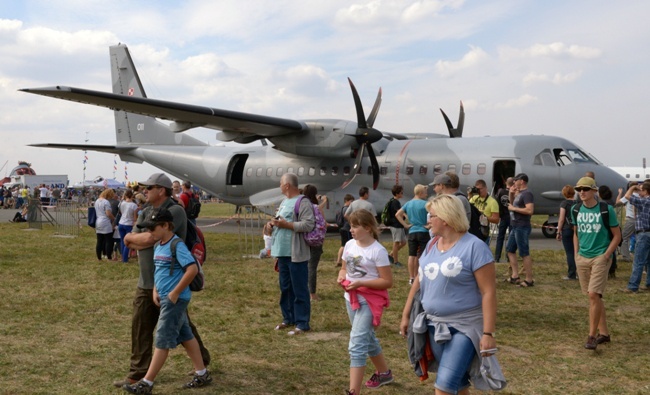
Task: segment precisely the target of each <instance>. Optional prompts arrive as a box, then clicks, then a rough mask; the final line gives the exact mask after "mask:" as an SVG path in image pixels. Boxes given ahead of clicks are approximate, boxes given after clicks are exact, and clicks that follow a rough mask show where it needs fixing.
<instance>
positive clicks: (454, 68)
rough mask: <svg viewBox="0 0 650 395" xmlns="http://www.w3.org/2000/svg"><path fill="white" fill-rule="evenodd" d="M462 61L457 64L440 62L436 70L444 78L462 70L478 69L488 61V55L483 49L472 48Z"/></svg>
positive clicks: (437, 63)
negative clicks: (477, 67)
mask: <svg viewBox="0 0 650 395" xmlns="http://www.w3.org/2000/svg"><path fill="white" fill-rule="evenodd" d="M470 48H471V49H470V51H469V52H467V53H466V54H465V55H464V56H463V58H462V59H461V60H458V61H456V62H452V61H443V60H439V61H437V62H436V70H437V71H438V72H439V73H440V74H441V75H443V76H447V75H450V74H454V73H457V72H459V71H461V70H465V69H469V68H473V67H476V66H478V65H480V64H481V63H483V62H484V61H485V60H487V59H488V57H489V56H488V54H487V53H486V52H485V51H483V50H482V49H481V48H478V47H474V46H470Z"/></svg>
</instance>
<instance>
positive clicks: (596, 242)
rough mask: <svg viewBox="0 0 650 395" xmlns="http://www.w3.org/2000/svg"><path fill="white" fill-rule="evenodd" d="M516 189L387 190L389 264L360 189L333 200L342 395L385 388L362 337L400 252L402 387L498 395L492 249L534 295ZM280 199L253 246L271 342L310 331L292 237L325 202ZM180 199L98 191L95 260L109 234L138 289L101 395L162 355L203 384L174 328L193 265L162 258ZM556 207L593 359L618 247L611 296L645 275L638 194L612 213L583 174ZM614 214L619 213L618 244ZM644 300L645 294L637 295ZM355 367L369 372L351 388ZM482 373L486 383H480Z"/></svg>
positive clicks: (300, 239) (385, 366)
mask: <svg viewBox="0 0 650 395" xmlns="http://www.w3.org/2000/svg"><path fill="white" fill-rule="evenodd" d="M528 183H529V178H528V175H526V174H523V173H520V174H517V175H515V176H514V177H511V178H508V179H507V180H504V187H503V188H500V189H499V190H498V191H497V192H496V193H495V194H494V195H492V194H490V191H489V189H488V184H487V183H486V182H485V181H484V180H477V181H476V183H475V184H474V186H473V187H471V188H469V189H468V191H467V192H468V194H467V195H466V194H464V193H462V192H460V191H459V186H460V180H459V178H458V176H457V175H456V174H455V173H453V172H447V173H444V174H439V175H437V176H436V177H435V178H434V180H433V182H432V183H431V184H430V185H429V186H431V187H432V189H433V193H434V195H435V196H432V197H429V186H427V185H421V184H418V185H416V186H415V187H414V190H413V195H414V197H413V199H411V200H409V201H408V202H405V203H404V204H402V203H401V202H400V199H401V198H402V197H403V194H404V190H403V187H402V186H400V185H396V186H395V187H394V188H393V190H392V195H393V197H392V198H391V199H390V201H388V202H387V203H386V207H385V209H384V213H382V220H381V221H382V222H383V223H384V224H385V225H386V226H388V227H389V228H390V230H391V240H392V248H391V251H390V253H389V251H388V250H387V249H386V248H385V247H384V246H383V245H382V244H381V243H380V242H379V233H380V226H379V222H378V220H377V218H378V213H377V211H376V209H375V207H374V205H373V204H372V203H370V201H369V194H370V191H369V189H368V188H366V187H362V188H361V189H360V190H359V198H358V199H356V200H355V199H354V197H353V196H352V195H346V196H345V199H344V204H343V206H342V207H341V209H340V212H339V213H338V215H337V223H338V224H339V228H340V229H339V232H340V236H341V246H340V249H339V251H338V254H337V259H336V265H337V266H340V270H339V272H338V276H337V279H336V281H337V283H338V284H340V286H341V288H342V290H343V293H344V303H345V307H346V310H347V313H348V318H349V321H350V326H351V329H350V338H349V343H348V353H349V359H350V365H349V388H347V389H346V393H347V394H354V395H358V394H359V393H360V392H361V389H362V387H364V386H365V387H366V388H370V389H374V388H378V387H381V386H383V385H386V384H390V383H391V382H393V381H394V377H393V373H392V370H391V369H390V363H389V361H388V360H387V359H386V357H385V356H384V352H383V350H382V347H381V344H380V341H379V339H378V338H377V335H376V332H375V329H376V328H377V327H378V326H379V325H380V323H381V318H382V313H383V310H384V309H385V308H386V307H388V306H389V304H390V299H389V295H388V289H389V288H391V287H392V286H393V283H394V282H393V275H392V268H391V266H394V267H399V266H400V265H401V264H400V263H399V259H398V258H399V251H400V249H402V248H403V247H404V246H406V245H408V263H407V269H408V273H409V280H408V281H409V284H410V285H411V286H410V292H409V294H408V297H407V300H406V303H405V305H404V306H403V311H402V319H401V322H400V325H399V329H400V334H401V335H402V336H404V337H405V338H407V339H408V346H409V359H410V361H411V363H412V364H413V366H414V368H415V371H416V373H418V374H420V375H422V376H426V374H427V371H428V372H435V373H436V379H435V383H434V387H435V389H436V393H439V394H447V393H449V394H455V393H458V394H465V393H468V391H469V387H470V383H471V384H472V385H474V386H475V387H476V388H478V389H501V388H503V387H504V386H505V378H504V377H503V375H502V374H501V370H500V367H499V364H498V362H497V360H496V358H495V353H496V350H497V349H496V340H495V332H496V329H497V322H496V309H497V296H496V278H497V273H496V265H495V263H496V262H497V261H498V259H495V255H496V257H497V258H500V257H501V254H502V249H503V248H504V246H505V251H506V252H505V254H506V255H507V257H508V261H509V265H508V268H509V271H508V275H507V277H506V282H507V283H510V284H513V285H517V286H519V287H523V288H531V287H534V285H535V279H534V276H533V273H534V272H533V261H532V258H531V255H530V247H529V237H530V234H531V229H532V224H531V217H532V215H533V213H534V196H533V194H532V193H531V192H530V190H529V187H528ZM280 190H281V193H282V194H283V195H284V199H283V200H282V202H281V204H280V205H279V208H278V210H277V212H276V214H275V216H274V217H273V218H272V219H271V220H270V221H269V222H268V223H267V224H266V225H265V226H264V238H265V242H266V245H265V248H264V249H263V250H262V251H261V252H260V257H262V256H264V257H267V256H270V257H272V258H274V259H275V266H276V271H277V272H278V282H279V290H280V298H279V307H280V313H281V316H282V320H281V321H280V323H279V324H277V325H276V326H275V328H274V329H275V330H276V331H286V333H287V334H288V335H289V336H301V335H304V334H305V333H307V332H309V331H311V330H312V327H311V324H310V323H311V313H312V309H311V307H312V303H313V302H315V301H317V300H318V296H317V292H316V290H317V272H318V265H319V261H320V258H321V255H322V252H323V246H322V245H318V244H313V243H310V242H308V240H307V238H306V237H305V235H306V234H307V233H309V232H312V231H313V230H314V229H315V225H316V222H317V217H318V216H319V215H320V216H324V209H325V207H326V206H327V203H328V200H327V197H326V196H321V195H319V194H318V190H317V188H316V187H315V186H313V185H306V186H304V187H303V188H302V189H300V188H299V179H298V177H297V176H296V175H295V174H292V173H285V174H284V175H283V176H282V177H281V180H280ZM188 192H189V193H191V185H190V184H189V183H183V184H182V183H180V182H173V183H172V181H171V180H170V179H169V178H168V177H167V176H166V175H164V174H162V173H156V174H153V175H152V176H151V177H150V178H149V179H148V180H147V181H145V182H141V183H139V184H138V185H137V186H135V187H133V188H129V189H128V190H126V191H125V192H124V193H123V194H122V196H121V197H120V198H118V196H117V195H116V193H115V191H113V190H111V189H105V190H104V191H102V192H101V194H100V195H99V196H98V198H97V199H96V201H95V202H94V208H95V211H96V213H97V221H96V227H95V230H96V233H97V244H96V256H97V259H98V260H100V261H101V260H102V259H103V258H104V257H106V258H107V259H114V258H113V253H114V251H116V250H115V249H114V248H113V244H112V241H113V240H114V235H115V234H117V235H118V240H119V241H118V244H119V245H120V247H119V248H118V249H117V251H119V254H120V255H121V256H122V260H123V262H127V261H128V258H129V256H130V255H131V253H130V251H131V250H135V251H137V260H138V263H139V268H140V277H139V280H138V284H137V288H136V293H135V297H134V300H133V315H132V330H131V333H132V343H131V361H130V368H129V372H128V374H127V376H126V378H125V379H122V380H118V381H116V382H115V383H114V385H115V386H116V387H119V388H122V389H124V390H125V391H127V392H130V393H137V394H140V393H145V394H146V393H151V392H152V389H153V386H154V380H155V378H156V376H157V375H158V373H159V371H160V369H161V368H162V366H163V364H164V363H165V360H166V359H167V356H168V354H169V350H170V349H173V348H175V347H176V346H177V345H179V344H181V345H183V347H184V348H185V349H186V351H187V354H188V356H189V357H190V359H191V361H192V363H193V367H194V370H193V372H194V373H193V377H192V380H191V381H190V382H188V383H187V384H185V387H186V388H197V387H202V386H204V385H207V384H209V383H211V382H212V377H211V375H210V372H209V371H208V366H209V364H210V353H209V351H208V350H207V349H206V347H205V346H204V344H203V342H202V340H201V337H200V335H199V333H198V330H197V328H196V326H194V325H193V324H192V322H191V320H190V319H189V315H188V305H189V302H190V300H191V292H190V291H189V288H188V285H189V283H190V282H191V281H192V278H193V277H194V275H195V274H196V272H197V269H196V267H195V265H193V263H194V262H195V261H194V259H193V258H192V257H191V254H190V253H189V251H188V249H187V247H186V246H185V245H184V244H183V243H179V244H181V245H183V247H181V248H180V250H177V252H176V253H175V254H173V253H172V252H171V251H170V244H171V243H172V241H173V240H174V239H177V238H180V239H184V238H185V235H186V232H187V227H188V219H189V217H188V213H187V212H186V209H187V207H186V205H187V201H188V200H187V199H188V196H184V195H185V194H187V193H188ZM562 193H563V195H564V197H565V200H564V201H562V202H561V204H560V207H559V209H560V216H559V223H558V236H557V238H558V240H560V241H562V244H563V247H564V248H565V251H566V255H567V276H566V277H565V279H566V280H577V281H578V282H579V284H580V287H581V290H582V291H583V293H584V294H585V295H587V297H588V301H589V309H588V323H589V330H588V335H587V340H586V343H585V344H584V347H585V348H586V349H589V350H595V349H596V348H597V347H598V345H600V344H604V343H609V342H611V337H610V332H609V328H608V325H607V319H606V312H605V304H604V302H603V294H604V292H605V289H606V285H607V280H608V278H611V277H612V276H613V275H615V272H613V271H611V267H612V266H613V262H612V261H613V257H614V256H615V255H616V251H617V249H618V247H619V244H621V241H623V243H622V244H621V245H622V246H630V247H631V246H634V263H633V270H632V275H631V277H630V280H629V283H628V286H627V288H626V291H625V292H628V293H636V292H639V290H640V285H641V284H640V283H641V278H642V272H643V271H644V269H645V270H647V269H648V266H649V265H648V259H649V258H650V199H649V197H650V182H648V183H643V184H636V183H633V184H630V185H629V188H628V190H627V191H624V190H622V189H621V190H619V191H618V196H617V197H616V198H615V199H614V198H613V196H612V192H611V190H609V188H607V187H606V186H600V187H598V186H597V183H596V181H595V178H594V177H593V174H590V175H587V176H585V177H582V178H580V179H579V180H578V181H577V183H576V185H575V186H571V185H567V186H566V187H565V188H564V189H563V191H562ZM614 206H625V207H626V222H625V226H624V230H623V232H622V234H621V227H620V225H619V221H618V218H617V216H616V212H615V209H614ZM473 210H477V211H478V213H479V216H480V218H479V219H478V222H479V224H480V227H489V226H490V224H493V225H494V227H498V229H499V231H498V236H497V241H496V250H495V254H493V253H492V251H491V250H490V234H488V235H487V236H486V237H481V235H480V234H479V235H478V236H476V235H475V234H474V233H473V232H472V231H471V228H472V226H473V225H472V223H473V222H474V221H475V218H473V216H474V214H473ZM506 235H508V237H507V238H506ZM628 248H629V247H628ZM630 249H631V248H630ZM172 256H174V258H172ZM630 256H631V254H630V251H629V250H628V251H627V254H625V253H623V254H622V257H623V259H624V260H625V259H629V258H630ZM518 258H521V261H522V262H523V271H521V270H520V267H519V262H518ZM175 267H176V268H177V269H178V270H177V271H176V272H175V273H176V274H175V275H174V274H173V273H174V270H173V269H174V268H175ZM520 273H521V276H520ZM522 277H523V278H522ZM646 281H647V280H646ZM645 288H646V289H649V290H650V282H646V285H645ZM172 322H174V323H175V324H172ZM154 333H155V337H154ZM368 359H370V361H371V362H372V364H373V368H374V369H373V373H372V374H371V376H370V377H369V378H368V379H367V380H366V381H365V383H364V375H365V370H366V365H367V360H368ZM486 370H489V371H490V372H491V373H490V377H489V380H486V377H485V371H486Z"/></svg>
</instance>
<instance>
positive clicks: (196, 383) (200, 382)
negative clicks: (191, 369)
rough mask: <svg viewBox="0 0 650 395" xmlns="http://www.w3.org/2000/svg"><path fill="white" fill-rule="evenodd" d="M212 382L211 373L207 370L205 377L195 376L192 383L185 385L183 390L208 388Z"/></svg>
mask: <svg viewBox="0 0 650 395" xmlns="http://www.w3.org/2000/svg"><path fill="white" fill-rule="evenodd" d="M211 382H212V376H210V372H208V371H207V370H206V371H205V373H204V374H203V376H199V375H198V374H194V377H192V381H190V382H189V383H187V384H185V385H184V386H183V388H199V387H203V386H206V385H208V384H210V383H211Z"/></svg>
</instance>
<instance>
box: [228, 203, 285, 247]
mask: <svg viewBox="0 0 650 395" xmlns="http://www.w3.org/2000/svg"><path fill="white" fill-rule="evenodd" d="M276 211H277V206H239V207H238V209H237V223H238V224H239V227H238V228H239V245H240V248H241V251H242V255H243V256H244V257H245V258H259V257H260V250H262V249H263V248H264V238H263V237H262V230H263V229H264V225H265V224H266V223H267V222H268V221H269V220H270V219H271V218H272V217H273V213H275V212H276Z"/></svg>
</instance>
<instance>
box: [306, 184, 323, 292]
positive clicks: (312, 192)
mask: <svg viewBox="0 0 650 395" xmlns="http://www.w3.org/2000/svg"><path fill="white" fill-rule="evenodd" d="M302 194H303V195H305V197H306V198H307V199H309V201H310V202H311V204H313V205H315V206H317V207H318V210H320V213H321V215H322V216H323V218H325V206H327V196H320V195H318V189H316V187H315V186H313V185H311V184H307V185H305V187H304V188H303V189H302ZM321 255H323V245H322V244H321V245H319V246H309V263H308V265H307V268H308V274H307V278H308V282H307V283H308V285H309V299H310V300H312V301H315V300H318V295H316V283H317V280H318V264H319V263H320V257H321Z"/></svg>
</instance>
